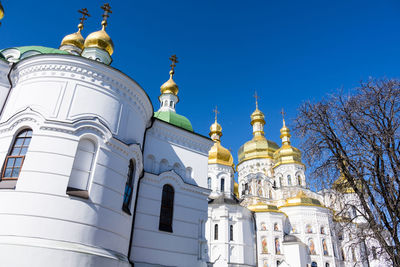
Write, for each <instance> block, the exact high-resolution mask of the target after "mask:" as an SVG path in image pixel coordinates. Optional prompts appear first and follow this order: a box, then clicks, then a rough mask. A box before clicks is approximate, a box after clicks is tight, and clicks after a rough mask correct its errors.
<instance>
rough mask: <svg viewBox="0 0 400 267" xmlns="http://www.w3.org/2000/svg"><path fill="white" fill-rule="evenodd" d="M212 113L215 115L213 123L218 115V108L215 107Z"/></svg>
mask: <svg viewBox="0 0 400 267" xmlns="http://www.w3.org/2000/svg"><path fill="white" fill-rule="evenodd" d="M213 112H214V114H215V122H217V117H218V114H219V111H218V106H215V109H214V110H213Z"/></svg>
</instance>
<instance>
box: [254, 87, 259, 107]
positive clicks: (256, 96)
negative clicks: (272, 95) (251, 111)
mask: <svg viewBox="0 0 400 267" xmlns="http://www.w3.org/2000/svg"><path fill="white" fill-rule="evenodd" d="M254 98H255V99H256V109H258V99H259V98H260V97H259V96H258V95H257V91H254Z"/></svg>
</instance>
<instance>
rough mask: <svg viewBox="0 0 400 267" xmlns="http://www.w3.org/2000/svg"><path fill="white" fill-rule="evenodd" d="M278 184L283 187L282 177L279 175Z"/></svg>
mask: <svg viewBox="0 0 400 267" xmlns="http://www.w3.org/2000/svg"><path fill="white" fill-rule="evenodd" d="M279 186H280V187H283V179H282V177H279Z"/></svg>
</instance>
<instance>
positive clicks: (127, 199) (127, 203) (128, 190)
mask: <svg viewBox="0 0 400 267" xmlns="http://www.w3.org/2000/svg"><path fill="white" fill-rule="evenodd" d="M134 178H135V163H134V162H133V160H130V161H129V169H128V176H127V179H126V184H125V192H124V202H123V204H122V210H123V211H125V212H126V213H128V214H131V211H130V208H131V202H132V191H133V184H134V183H133V182H134Z"/></svg>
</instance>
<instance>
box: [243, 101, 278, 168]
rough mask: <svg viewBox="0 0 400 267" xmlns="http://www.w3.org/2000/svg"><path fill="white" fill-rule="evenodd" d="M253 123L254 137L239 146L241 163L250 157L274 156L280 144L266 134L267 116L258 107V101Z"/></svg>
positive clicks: (253, 114)
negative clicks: (269, 138) (267, 137)
mask: <svg viewBox="0 0 400 267" xmlns="http://www.w3.org/2000/svg"><path fill="white" fill-rule="evenodd" d="M250 117H251V125H252V126H253V139H251V140H250V141H247V142H246V143H245V144H244V145H242V146H241V147H240V148H239V152H238V158H239V164H240V163H242V162H243V161H246V160H249V159H258V158H270V159H272V158H273V155H274V152H275V151H276V150H277V149H278V148H279V146H278V145H277V144H276V143H275V142H273V141H270V140H267V139H266V138H265V136H264V125H265V116H264V113H262V112H261V111H260V110H259V109H258V103H257V101H256V110H255V111H254V112H253V113H252V114H251V116H250Z"/></svg>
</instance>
